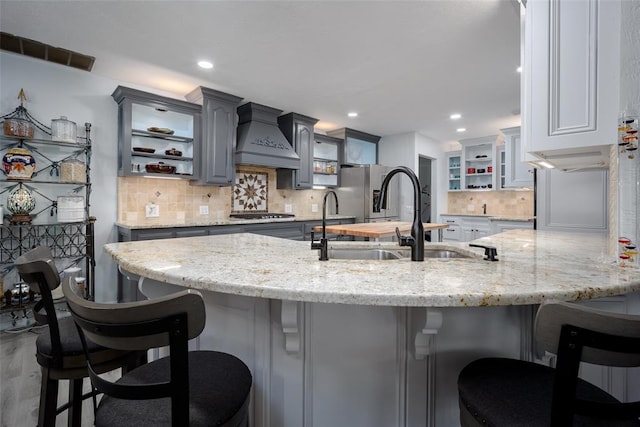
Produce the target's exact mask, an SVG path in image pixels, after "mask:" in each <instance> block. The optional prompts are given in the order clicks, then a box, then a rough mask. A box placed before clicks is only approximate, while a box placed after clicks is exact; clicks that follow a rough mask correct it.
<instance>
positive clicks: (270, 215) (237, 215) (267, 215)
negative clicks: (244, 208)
mask: <svg viewBox="0 0 640 427" xmlns="http://www.w3.org/2000/svg"><path fill="white" fill-rule="evenodd" d="M293 217H295V215H294V214H286V213H270V212H250V213H232V214H231V215H229V218H237V219H271V218H293Z"/></svg>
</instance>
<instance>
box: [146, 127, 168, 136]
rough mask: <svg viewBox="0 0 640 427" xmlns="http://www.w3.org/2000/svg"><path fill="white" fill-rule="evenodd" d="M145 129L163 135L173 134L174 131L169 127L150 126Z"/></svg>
mask: <svg viewBox="0 0 640 427" xmlns="http://www.w3.org/2000/svg"><path fill="white" fill-rule="evenodd" d="M147 130H148V131H149V132H153V133H161V134H163V135H173V134H174V131H173V130H172V129H169V128H159V127H155V126H151V127H150V128H147Z"/></svg>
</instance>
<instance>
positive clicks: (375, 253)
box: [329, 248, 411, 260]
mask: <svg viewBox="0 0 640 427" xmlns="http://www.w3.org/2000/svg"><path fill="white" fill-rule="evenodd" d="M410 256H411V252H410V251H390V250H386V249H353V248H348V249H347V248H340V249H337V248H333V249H329V259H374V260H383V259H400V258H404V257H410Z"/></svg>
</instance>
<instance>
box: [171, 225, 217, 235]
mask: <svg viewBox="0 0 640 427" xmlns="http://www.w3.org/2000/svg"><path fill="white" fill-rule="evenodd" d="M208 234H209V233H208V232H207V229H206V227H196V228H186V229H184V230H181V229H177V230H176V232H175V237H197V236H206V235H208Z"/></svg>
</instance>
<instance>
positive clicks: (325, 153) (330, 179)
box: [313, 133, 343, 188]
mask: <svg viewBox="0 0 640 427" xmlns="http://www.w3.org/2000/svg"><path fill="white" fill-rule="evenodd" d="M314 140H315V144H313V185H316V186H323V187H329V188H331V187H339V186H340V164H341V163H342V160H341V154H342V142H343V141H342V140H341V139H339V138H333V137H330V136H327V135H322V134H318V133H316V134H314Z"/></svg>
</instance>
